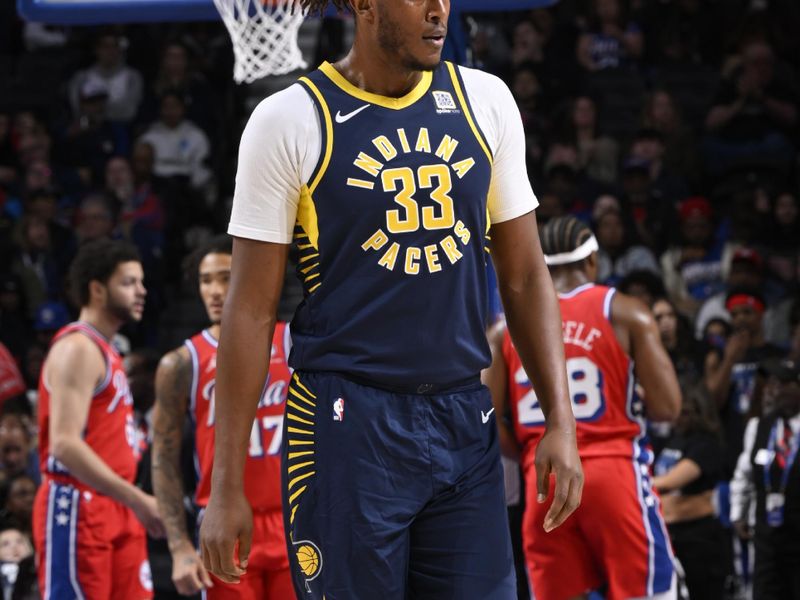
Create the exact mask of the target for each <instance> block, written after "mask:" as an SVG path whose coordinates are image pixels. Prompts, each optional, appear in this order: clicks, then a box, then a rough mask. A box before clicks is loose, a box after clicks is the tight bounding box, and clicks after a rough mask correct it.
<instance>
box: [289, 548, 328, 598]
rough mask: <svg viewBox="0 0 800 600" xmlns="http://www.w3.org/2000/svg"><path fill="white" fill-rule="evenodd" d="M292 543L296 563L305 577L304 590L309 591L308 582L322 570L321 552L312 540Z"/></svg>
mask: <svg viewBox="0 0 800 600" xmlns="http://www.w3.org/2000/svg"><path fill="white" fill-rule="evenodd" d="M293 545H294V547H295V551H294V554H295V557H296V558H297V565H298V566H299V567H300V572H301V573H303V576H304V577H305V584H306V590H308V591H309V592H310V591H311V588H310V587H309V585H308V583H309V582H310V581H313V580H314V579H316V578H317V577H319V574H320V573H321V572H322V552H320V550H319V548H318V547H317V545H316V544H315V543H314V542H311V541H309V540H302V541H299V542H293Z"/></svg>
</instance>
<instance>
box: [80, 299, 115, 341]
mask: <svg viewBox="0 0 800 600" xmlns="http://www.w3.org/2000/svg"><path fill="white" fill-rule="evenodd" d="M78 319H80V320H81V321H83V322H84V323H88V324H89V325H91V326H92V327H94V328H95V329H96V330H97V331H98V332H100V334H101V335H102V336H103V337H104V338H106V339H107V340H111V338H113V337H114V335H116V333H117V332H118V331H119V328H120V327H122V325H123V323H122V322H121V321H120V320H119V319H117V318H116V317H113V316H112V315H110V314H108V312H106V311H104V310H101V309H97V308H94V307H92V306H84V307H83V308H82V309H81V314H80V315H79V316H78Z"/></svg>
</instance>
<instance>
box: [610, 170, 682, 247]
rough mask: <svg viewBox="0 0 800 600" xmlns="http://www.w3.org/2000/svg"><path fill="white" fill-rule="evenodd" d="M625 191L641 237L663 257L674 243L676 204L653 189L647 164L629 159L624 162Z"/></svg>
mask: <svg viewBox="0 0 800 600" xmlns="http://www.w3.org/2000/svg"><path fill="white" fill-rule="evenodd" d="M622 190H623V191H624V196H623V200H624V205H625V209H626V211H630V214H631V216H632V217H633V221H634V223H635V224H636V234H637V236H638V237H639V239H640V240H641V242H642V243H643V244H645V245H646V246H647V247H649V248H650V249H651V250H653V252H655V253H656V254H657V255H658V254H661V253H662V252H663V251H664V250H665V249H666V248H667V246H668V245H669V243H670V242H671V241H673V238H674V231H675V229H677V226H676V221H677V217H676V215H675V209H674V206H673V204H672V203H671V202H668V201H665V200H664V199H663V198H661V197H660V196H659V195H658V190H655V189H654V188H653V181H652V179H651V178H650V163H649V162H648V161H647V160H644V159H641V158H636V157H633V156H629V157H628V158H626V159H625V160H624V161H623V162H622Z"/></svg>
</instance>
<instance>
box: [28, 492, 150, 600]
mask: <svg viewBox="0 0 800 600" xmlns="http://www.w3.org/2000/svg"><path fill="white" fill-rule="evenodd" d="M33 539H34V544H35V546H36V558H37V565H38V567H37V568H38V575H39V587H40V590H41V594H42V598H43V599H45V600H51V599H52V600H72V599H81V600H83V599H86V600H89V599H91V600H109V599H111V598H114V600H120V599H122V598H125V599H126V600H146V599H149V598H152V597H153V582H152V578H151V576H150V563H149V562H148V561H147V542H146V537H145V531H144V528H143V527H142V525H141V523H139V521H138V520H137V519H136V516H135V515H134V514H133V511H132V510H131V509H129V508H128V507H126V506H123V505H122V504H120V503H119V502H116V501H114V500H112V499H110V498H108V497H106V496H101V495H99V494H97V493H96V492H93V491H91V490H89V489H86V488H85V487H83V486H77V485H71V484H69V483H58V482H56V481H54V480H49V479H46V480H45V482H44V483H43V484H42V485H41V487H40V488H39V490H38V492H37V493H36V500H35V501H34V507H33Z"/></svg>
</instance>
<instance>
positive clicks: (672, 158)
mask: <svg viewBox="0 0 800 600" xmlns="http://www.w3.org/2000/svg"><path fill="white" fill-rule="evenodd" d="M641 125H642V127H643V128H645V129H652V130H655V131H658V132H659V133H660V134H661V136H662V140H663V143H664V165H665V166H666V167H667V169H669V170H670V171H671V172H673V173H677V174H679V175H681V176H683V177H684V179H686V181H689V182H693V183H695V182H697V181H698V179H699V177H700V167H701V164H700V155H699V152H698V151H697V140H696V138H695V135H694V133H693V132H692V130H691V128H690V127H689V126H688V125H687V124H686V122H685V121H684V120H683V117H682V116H681V113H680V111H679V109H678V106H677V104H676V103H675V99H674V98H673V97H672V95H671V94H670V93H669V92H668V91H666V90H663V89H658V90H655V91H653V92H651V93H650V94H648V96H647V98H646V99H645V104H644V112H643V114H642V120H641Z"/></svg>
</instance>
